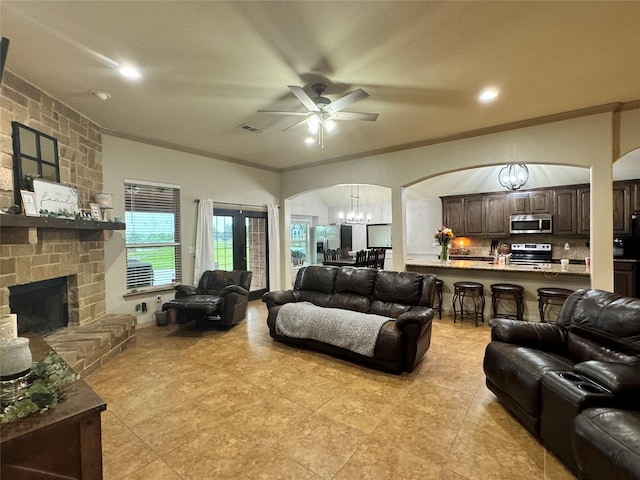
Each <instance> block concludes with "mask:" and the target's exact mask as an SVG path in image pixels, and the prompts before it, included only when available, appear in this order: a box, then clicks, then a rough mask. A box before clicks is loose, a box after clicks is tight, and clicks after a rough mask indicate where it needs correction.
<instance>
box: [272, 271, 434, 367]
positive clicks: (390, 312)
mask: <svg viewBox="0 0 640 480" xmlns="http://www.w3.org/2000/svg"><path fill="white" fill-rule="evenodd" d="M434 285H435V275H429V274H420V273H414V272H391V271H385V270H376V269H373V268H357V267H335V266H308V267H304V268H301V269H300V270H299V271H298V275H297V277H296V280H295V283H294V287H293V289H292V290H283V291H273V292H268V293H266V294H265V295H264V296H263V297H262V300H263V301H264V302H265V303H266V304H267V307H268V310H269V314H268V317H267V325H268V326H269V333H270V335H271V337H272V338H274V339H275V340H278V341H281V342H284V343H288V344H292V345H299V346H304V347H308V348H311V349H314V350H318V351H322V352H325V353H328V354H331V355H334V356H339V357H343V358H347V359H350V360H352V361H356V362H359V363H362V364H364V365H367V366H370V367H374V368H378V369H381V370H385V371H387V372H391V373H401V372H403V371H411V370H413V368H414V367H415V366H416V365H417V364H418V363H419V362H420V360H421V359H422V357H423V356H424V354H425V353H426V352H427V350H428V348H429V345H430V343H431V322H432V320H433V311H432V310H431V305H432V298H433V289H434ZM290 302H310V303H312V304H314V305H317V306H320V307H327V308H337V309H347V310H351V311H355V312H361V313H374V314H377V315H382V316H385V317H388V318H389V320H388V321H387V322H386V323H384V325H383V326H382V328H381V330H380V332H379V334H378V337H377V341H376V344H375V350H374V355H373V357H368V356H364V355H361V354H359V353H355V352H353V351H351V350H349V349H345V348H342V347H337V346H334V345H331V344H329V343H325V342H321V341H318V340H314V339H311V338H292V337H288V336H283V335H280V334H279V333H278V331H277V328H276V321H277V318H278V313H279V311H280V309H281V308H282V306H283V305H285V304H287V303H290Z"/></svg>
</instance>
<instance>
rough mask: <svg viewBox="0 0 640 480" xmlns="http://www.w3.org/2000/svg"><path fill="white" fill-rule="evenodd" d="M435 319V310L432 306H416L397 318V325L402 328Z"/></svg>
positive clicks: (423, 323) (399, 328)
mask: <svg viewBox="0 0 640 480" xmlns="http://www.w3.org/2000/svg"><path fill="white" fill-rule="evenodd" d="M431 320H433V310H432V309H431V307H414V308H412V309H411V310H409V311H408V312H405V313H403V314H401V315H400V316H399V317H398V318H396V327H397V328H398V330H402V329H403V328H404V327H405V326H406V325H409V324H412V323H413V324H417V325H419V326H420V327H422V325H425V324H427V323H429V322H430V321H431Z"/></svg>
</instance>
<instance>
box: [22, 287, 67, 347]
mask: <svg viewBox="0 0 640 480" xmlns="http://www.w3.org/2000/svg"><path fill="white" fill-rule="evenodd" d="M9 307H10V309H11V313H15V314H17V315H18V335H25V334H28V333H37V334H40V335H46V334H49V333H51V332H55V331H56V330H59V329H61V328H64V327H66V326H67V324H68V323H69V305H68V300H67V277H59V278H52V279H49V280H42V281H39V282H33V283H28V284H25V285H15V286H13V287H9Z"/></svg>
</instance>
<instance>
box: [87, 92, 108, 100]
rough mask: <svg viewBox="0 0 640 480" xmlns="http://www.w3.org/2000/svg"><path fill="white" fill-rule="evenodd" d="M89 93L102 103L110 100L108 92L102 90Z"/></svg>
mask: <svg viewBox="0 0 640 480" xmlns="http://www.w3.org/2000/svg"><path fill="white" fill-rule="evenodd" d="M91 93H92V94H93V95H94V96H96V97H98V98H99V99H100V100H102V101H103V102H106V101H107V100H109V99H110V98H111V94H110V93H109V92H105V91H104V90H91Z"/></svg>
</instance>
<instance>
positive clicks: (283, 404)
mask: <svg viewBox="0 0 640 480" xmlns="http://www.w3.org/2000/svg"><path fill="white" fill-rule="evenodd" d="M312 413H313V412H312V411H311V410H309V409H307V408H305V407H303V406H301V405H298V404H297V403H294V402H291V401H289V400H286V399H284V398H280V397H277V396H275V395H273V396H265V397H264V398H262V399H260V400H259V401H258V402H256V403H255V404H253V405H252V406H251V408H247V409H245V410H241V411H239V412H237V413H235V414H234V415H232V416H231V417H229V419H228V423H229V425H230V426H232V427H234V428H236V429H237V430H238V431H241V432H244V433H247V434H249V435H251V436H253V437H255V438H256V439H257V440H258V441H260V442H261V443H263V444H265V445H273V444H274V443H275V442H276V441H278V440H279V439H280V438H282V437H283V436H284V435H285V434H286V433H287V432H288V431H289V430H290V429H291V428H292V427H293V426H294V425H296V424H298V423H300V422H301V421H302V420H304V419H305V418H307V417H308V416H309V415H311V414H312Z"/></svg>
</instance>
